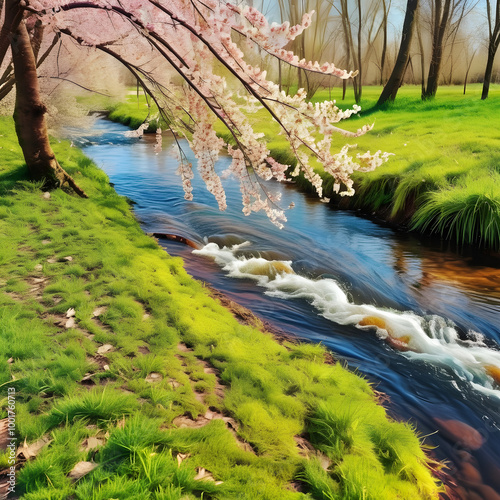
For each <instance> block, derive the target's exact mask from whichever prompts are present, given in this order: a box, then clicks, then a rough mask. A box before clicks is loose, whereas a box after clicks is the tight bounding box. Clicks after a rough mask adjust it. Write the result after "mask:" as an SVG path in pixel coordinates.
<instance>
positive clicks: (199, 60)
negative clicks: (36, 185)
mask: <svg viewBox="0 0 500 500" xmlns="http://www.w3.org/2000/svg"><path fill="white" fill-rule="evenodd" d="M29 16H31V17H32V18H33V17H34V18H35V19H37V20H39V21H41V22H42V24H43V26H44V27H45V30H46V32H49V31H50V32H53V33H55V34H60V35H64V36H66V37H70V38H71V39H73V40H75V41H76V42H78V43H79V44H80V45H82V46H87V47H92V48H94V49H95V50H99V51H102V52H104V53H106V54H108V55H110V56H111V57H113V58H115V59H116V60H118V61H120V62H121V63H122V64H123V65H124V66H125V67H126V68H127V69H128V70H129V71H130V72H131V73H132V74H133V75H134V76H135V78H136V79H137V81H138V82H139V83H140V85H141V86H142V87H143V88H144V90H145V92H146V93H147V94H148V95H149V96H150V97H151V99H152V101H153V102H154V103H155V104H156V105H157V107H158V109H159V114H160V117H161V118H162V119H163V122H164V123H167V124H168V126H169V128H170V129H171V130H172V131H173V132H174V133H175V135H176V136H181V137H185V138H186V139H187V141H188V142H189V145H190V147H191V148H192V149H193V151H194V153H195V156H196V158H197V163H198V164H197V170H198V172H199V174H200V175H201V177H202V178H203V180H204V181H205V183H206V186H207V188H208V190H209V191H210V192H211V193H212V194H213V195H214V196H215V198H216V200H217V202H218V204H219V207H220V208H221V209H224V208H225V207H226V200H225V194H224V190H223V187H222V183H221V180H220V177H219V176H218V174H217V173H216V171H215V169H214V165H215V162H216V161H217V159H218V156H219V154H220V152H221V150H222V148H223V147H227V151H228V153H229V155H230V156H231V157H232V162H231V165H230V167H229V172H230V173H231V174H233V175H234V176H235V177H236V178H237V179H238V180H239V183H240V187H241V193H242V201H243V211H244V213H245V214H250V213H251V212H253V211H259V210H264V211H265V212H266V213H267V215H268V216H269V218H270V219H271V220H272V221H273V222H274V223H275V224H277V225H278V226H281V222H283V221H284V220H286V218H285V215H284V212H283V210H281V209H280V208H279V207H278V205H277V203H278V201H279V200H278V199H277V197H275V196H272V195H271V194H270V193H269V192H268V190H267V189H265V188H264V187H263V186H264V183H263V181H267V180H270V179H273V178H274V179H276V180H278V181H279V180H283V179H284V178H285V172H286V171H287V170H288V169H289V166H288V165H283V164H280V163H278V162H277V161H276V160H274V159H273V158H272V157H271V156H270V152H269V150H268V148H267V145H266V141H265V138H264V137H263V135H262V134H259V133H258V132H256V131H254V130H253V128H252V127H251V125H250V123H249V120H248V113H249V112H251V111H252V110H255V109H257V108H260V107H263V108H264V109H265V110H266V111H267V112H268V113H269V114H270V116H271V117H272V119H274V120H275V121H276V122H277V123H278V125H279V127H280V130H281V134H283V135H284V136H285V137H286V139H287V140H288V143H289V144H290V148H291V150H292V151H293V153H294V154H295V156H296V158H297V166H296V168H295V169H294V170H293V171H292V172H291V175H292V176H297V175H299V173H301V172H302V173H303V175H304V176H305V177H306V178H307V179H308V180H309V181H310V182H311V183H312V185H313V186H314V187H315V189H316V191H317V193H318V195H319V196H320V197H321V196H322V195H323V193H322V185H321V184H322V181H321V177H320V176H319V175H318V174H317V173H315V172H314V170H313V166H312V163H311V159H312V158H315V159H316V160H317V161H319V162H320V163H321V164H322V165H323V167H324V170H325V172H327V173H329V174H330V175H332V176H333V177H334V179H335V191H336V192H339V193H340V194H344V195H345V194H347V195H350V194H352V193H353V192H354V191H353V181H352V179H351V174H352V173H353V172H354V171H356V170H358V171H369V170H372V169H374V168H376V167H377V166H379V165H380V164H381V163H383V162H384V161H386V159H387V157H388V154H387V153H381V152H380V151H377V152H376V153H374V154H371V153H370V152H367V153H365V154H357V155H351V154H350V153H349V149H350V147H351V146H349V145H346V146H343V147H342V148H341V149H340V151H337V152H334V151H333V150H332V147H333V137H334V134H337V133H338V134H341V135H343V136H345V137H350V138H354V137H357V136H359V135H361V134H364V133H365V132H367V131H368V130H369V129H370V128H371V127H370V126H364V127H362V128H361V129H359V130H357V131H356V132H348V131H345V130H343V129H341V128H340V127H339V126H338V125H337V124H338V122H340V121H341V120H343V119H345V118H348V117H349V116H351V115H352V114H354V113H357V112H358V111H359V109H360V108H359V107H357V106H355V107H354V108H353V109H349V110H344V111H343V110H340V109H339V108H338V107H336V106H335V103H334V102H322V103H316V104H313V103H310V102H308V101H307V100H306V94H305V92H304V91H302V90H299V92H298V93H297V94H296V95H295V96H289V95H286V94H285V93H284V92H281V91H280V90H279V86H278V85H276V84H275V83H273V82H271V81H269V80H268V79H267V78H266V72H265V71H262V70H261V69H260V68H258V67H255V66H252V65H250V64H248V63H247V62H246V61H245V56H244V52H243V51H242V50H241V47H240V46H239V45H238V41H241V40H244V43H248V44H252V45H253V46H255V47H257V48H259V50H261V51H265V52H267V53H269V54H271V55H273V56H275V57H277V58H279V59H280V60H282V61H285V62H287V63H288V64H290V65H293V66H295V67H297V68H301V69H304V70H306V71H310V72H315V73H320V74H325V75H334V76H337V77H339V78H343V79H347V78H350V77H352V76H353V75H352V73H348V72H347V71H345V70H342V69H339V68H337V67H336V66H335V65H333V64H331V63H323V64H320V63H318V62H310V61H305V60H304V59H302V60H299V59H298V57H297V56H296V55H294V54H293V53H292V52H290V51H288V50H286V49H284V47H285V46H286V45H287V44H289V43H290V42H291V41H293V40H294V39H295V37H297V36H298V35H299V34H301V33H302V32H303V31H304V29H306V28H307V27H308V26H309V25H310V23H311V16H312V13H309V14H305V15H304V17H303V19H302V22H301V23H300V24H297V25H295V26H290V25H289V24H288V23H286V22H285V23H283V24H274V23H273V24H269V23H268V21H267V20H266V18H265V17H264V15H263V14H261V13H260V12H259V11H258V10H257V9H255V8H253V7H248V6H239V5H234V4H232V3H229V2H225V1H220V0H90V1H86V0H83V1H76V0H5V12H4V15H3V25H2V29H1V31H0V64H1V62H2V60H3V58H4V56H5V54H6V51H7V49H6V46H7V45H8V44H7V43H6V41H5V40H6V39H7V40H8V41H9V42H11V45H12V54H13V56H14V57H13V62H14V69H15V76H16V86H17V94H18V95H19V94H24V97H23V96H22V95H21V97H18V98H16V112H15V114H14V118H15V121H16V129H17V131H18V136H19V141H20V144H21V146H22V147H23V152H24V154H25V159H26V161H27V163H28V161H31V163H33V161H32V160H33V158H35V157H36V158H35V159H36V161H37V163H36V162H35V163H36V165H31V169H32V171H34V172H36V173H38V176H39V177H40V175H43V176H47V175H48V173H50V172H54V171H56V170H57V168H60V167H58V165H56V164H54V161H53V160H55V159H54V155H53V153H52V154H51V151H49V150H47V149H46V144H45V145H44V147H43V148H42V147H39V145H38V142H37V141H39V140H40V138H41V137H42V136H44V137H45V138H46V127H45V125H44V123H43V117H44V116H43V115H44V114H45V108H44V107H43V104H41V101H40V99H39V96H36V98H35V99H33V96H35V94H37V93H38V89H37V87H36V85H37V82H36V76H33V75H36V65H35V63H34V59H33V57H32V54H31V56H30V54H29V52H30V47H31V45H30V44H29V40H28V39H26V33H27V32H26V22H27V18H28V17H29ZM21 47H22V50H21ZM153 55H154V56H157V57H160V58H161V59H162V60H163V61H165V62H166V63H168V65H169V66H170V67H171V68H173V69H174V70H175V72H176V73H177V74H178V76H180V77H181V78H180V80H181V81H182V82H183V83H182V84H181V85H179V84H175V81H174V79H172V81H165V79H164V78H163V75H161V76H160V75H158V74H157V73H155V70H154V69H151V68H149V67H148V64H147V62H148V61H149V60H151V58H152V57H153ZM25 74H29V75H31V77H30V78H28V79H27V78H25V77H24V76H22V75H25ZM177 80H178V79H177ZM23 99H24V100H23ZM18 101H20V102H19V103H18ZM30 106H31V108H30ZM34 115H36V116H37V118H39V120H38V121H37V123H35V124H33V123H32V124H31V129H32V130H33V129H36V130H35V134H33V132H30V133H26V131H25V129H26V128H29V127H30V124H29V123H27V120H28V119H31V118H32V117H33V116H34ZM217 120H220V121H221V122H222V123H223V124H224V125H225V127H226V128H227V130H228V131H229V133H230V136H231V138H232V139H231V141H230V142H231V144H226V143H225V142H224V140H222V139H221V138H219V137H218V136H217V134H216V131H215V128H214V125H215V123H216V121H217ZM44 127H45V131H44ZM141 132H142V127H141V130H139V131H138V133H141ZM157 134H158V137H159V138H160V136H161V130H158V131H157ZM42 142H43V141H42ZM27 143H30V144H29V148H31V151H26V149H27V148H28V145H27ZM49 147H50V145H49ZM33 148H35V150H34V151H33ZM37 148H38V149H37ZM44 148H45V149H44ZM37 151H43V152H44V153H43V154H42V155H41V156H42V158H41V157H40V155H38V156H37ZM41 160H43V161H41ZM56 163H57V161H56ZM179 164H180V166H179V174H180V175H181V177H182V182H183V186H184V191H185V198H186V199H192V193H191V190H192V188H191V179H192V178H193V168H192V165H191V164H190V163H189V162H188V161H186V158H185V156H184V155H183V153H182V150H179ZM28 166H29V167H30V165H29V164H28ZM64 174H65V173H64ZM64 174H61V175H58V176H57V175H56V176H55V177H56V178H57V180H58V181H57V182H58V183H59V184H61V183H63V182H68V183H69V184H71V185H72V186H73V188H74V189H75V190H77V191H78V187H77V186H76V185H75V184H74V182H73V181H72V179H70V178H69V176H67V174H66V176H67V177H66V176H65V175H64ZM80 194H82V193H80Z"/></svg>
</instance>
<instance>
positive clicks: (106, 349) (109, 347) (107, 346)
mask: <svg viewBox="0 0 500 500" xmlns="http://www.w3.org/2000/svg"><path fill="white" fill-rule="evenodd" d="M113 349H114V347H113V346H112V345H111V344H104V345H102V346H100V347H99V348H98V349H97V354H105V353H107V352H110V351H112V350H113Z"/></svg>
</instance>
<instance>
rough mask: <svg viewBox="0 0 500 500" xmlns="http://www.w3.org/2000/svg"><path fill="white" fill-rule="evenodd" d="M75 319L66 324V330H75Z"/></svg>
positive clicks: (70, 319)
mask: <svg viewBox="0 0 500 500" xmlns="http://www.w3.org/2000/svg"><path fill="white" fill-rule="evenodd" d="M75 324H76V323H75V318H69V319H68V321H66V323H64V327H65V328H73V327H74V326H75Z"/></svg>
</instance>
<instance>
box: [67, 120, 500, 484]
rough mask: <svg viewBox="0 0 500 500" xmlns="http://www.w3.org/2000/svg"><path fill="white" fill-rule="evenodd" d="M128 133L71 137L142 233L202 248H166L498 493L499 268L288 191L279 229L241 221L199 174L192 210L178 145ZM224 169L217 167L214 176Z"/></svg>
mask: <svg viewBox="0 0 500 500" xmlns="http://www.w3.org/2000/svg"><path fill="white" fill-rule="evenodd" d="M126 130H127V129H126V128H125V127H123V126H121V125H118V124H113V123H111V122H108V121H105V120H98V121H97V122H96V124H95V126H94V128H93V132H92V136H90V135H87V136H86V137H82V133H81V131H77V132H73V139H74V140H75V142H77V139H76V137H77V136H78V137H79V139H78V144H79V145H81V146H83V147H84V148H85V153H86V154H87V155H89V156H90V157H91V158H93V159H94V161H95V162H96V163H97V164H98V165H99V166H100V167H101V168H103V169H104V170H105V171H106V172H107V174H108V175H109V177H110V179H111V182H113V183H114V184H115V188H116V190H117V191H118V192H119V193H120V194H123V195H126V196H128V197H129V198H131V199H132V200H133V201H134V202H135V203H136V205H134V210H135V213H136V215H137V217H138V218H139V220H140V221H141V224H142V226H143V228H144V230H145V231H147V232H158V233H172V234H177V235H181V236H184V237H186V238H189V239H191V240H193V241H195V242H197V243H198V244H199V246H200V250H195V251H193V249H192V248H190V247H188V246H185V245H182V244H180V243H175V242H167V243H165V242H163V241H162V244H163V245H164V246H165V247H166V249H167V250H168V252H169V253H170V254H172V255H180V256H182V257H183V258H184V261H185V266H186V268H187V270H188V272H189V273H190V274H192V275H193V276H194V277H196V278H198V279H201V280H203V281H205V282H209V283H211V284H212V285H213V286H214V287H216V288H218V289H220V290H222V291H223V292H225V293H226V294H227V295H228V296H229V297H231V298H232V299H233V300H235V301H237V302H239V303H241V304H243V305H245V306H246V307H248V308H250V309H251V310H253V311H254V312H255V313H256V314H257V315H258V316H260V317H261V318H263V319H265V320H267V321H269V322H271V323H272V324H273V325H275V326H276V327H278V328H281V329H283V330H284V331H286V332H288V333H290V334H293V335H296V336H298V337H300V338H304V339H308V340H310V341H312V342H322V343H323V344H325V345H326V346H327V347H328V348H330V349H331V350H332V351H333V352H334V353H335V354H336V355H337V357H338V358H340V359H342V360H344V361H346V362H347V363H348V364H349V366H350V367H351V368H352V369H358V370H359V371H360V372H361V373H362V374H364V375H365V376H366V377H367V378H368V379H369V380H370V381H371V382H372V383H373V384H374V386H375V388H376V389H377V390H379V391H383V392H385V393H386V394H388V395H389V396H390V404H389V405H388V406H389V412H390V413H391V415H393V416H394V417H395V418H404V419H409V420H411V421H412V422H413V423H414V424H415V425H416V427H417V429H418V430H419V432H420V433H421V434H423V435H428V437H427V438H426V443H427V444H431V445H434V446H437V449H436V450H434V455H435V456H436V457H437V458H438V459H440V460H442V459H446V460H448V461H449V465H450V471H451V474H452V475H454V476H455V477H456V478H457V480H458V481H459V482H460V481H462V482H463V479H464V478H467V477H468V476H467V474H465V473H464V463H465V462H469V463H470V464H473V465H474V466H475V467H476V468H477V469H479V470H480V472H481V474H482V481H483V482H484V483H486V484H489V485H490V486H491V487H493V488H494V489H495V490H497V491H500V411H499V410H500V269H499V265H498V263H495V262H489V263H487V262H486V259H485V257H484V256H483V257H482V256H478V255H474V254H473V253H471V254H470V255H467V256H464V255H459V254H457V253H454V252H452V251H448V250H446V249H443V248H442V245H443V244H442V243H441V242H440V241H439V240H431V241H429V239H428V238H427V239H424V238H417V237H415V236H411V235H407V234H401V233H398V232H395V231H394V230H392V229H391V228H387V227H383V226H381V225H378V224H375V223H373V222H371V221H369V220H366V219H364V218H361V217H358V216H357V215H356V214H354V213H351V212H346V211H339V210H334V209H332V208H331V207H329V206H328V205H325V204H323V203H321V202H319V201H318V200H317V199H314V198H311V197H307V196H305V195H304V194H301V193H299V192H297V190H295V189H294V188H293V187H292V186H290V185H279V184H277V183H272V184H271V185H270V189H272V190H274V191H280V192H281V193H282V197H283V198H282V206H288V205H289V204H290V203H293V204H295V207H294V208H293V209H291V210H289V211H288V212H287V216H288V219H289V221H288V222H287V223H286V227H285V229H283V230H281V231H280V230H278V229H277V228H276V227H275V226H273V225H272V224H271V223H270V222H269V221H268V220H267V218H266V217H265V216H264V215H262V214H252V215H251V216H250V217H245V216H244V215H243V214H242V212H241V194H240V192H239V187H238V186H237V185H236V183H235V182H234V180H233V181H232V180H231V179H228V180H227V181H224V185H225V188H226V195H227V198H228V206H229V208H228V210H227V211H226V212H219V210H218V209H217V204H216V202H215V200H214V199H213V198H212V196H211V195H210V193H208V192H207V190H206V189H205V187H204V185H203V184H202V182H201V181H199V180H198V179H195V180H194V181H193V186H194V191H193V194H194V201H193V202H186V201H185V200H184V199H183V192H182V188H181V182H180V178H179V177H178V176H177V175H175V171H176V169H177V164H176V163H177V162H176V160H175V158H174V156H173V155H172V153H171V148H170V144H171V142H172V139H171V138H168V137H165V138H164V149H163V151H162V152H160V153H159V154H155V153H154V151H153V144H152V143H153V141H154V138H153V137H144V138H142V139H140V140H138V139H131V138H127V137H125V135H124V132H125V131H126ZM184 151H185V153H186V154H187V155H188V157H190V159H192V160H193V163H194V164H195V161H194V158H192V153H191V152H190V151H189V149H188V147H187V145H185V148H184ZM228 163H229V159H228V158H221V160H220V161H219V165H218V168H219V169H220V170H221V171H222V170H224V169H225V168H227V166H228ZM495 380H496V381H495ZM450 421H459V422H463V423H465V424H467V425H468V426H470V428H473V429H475V430H476V431H477V432H478V433H479V434H477V433H474V432H473V431H472V430H471V429H470V428H469V427H463V426H462V427H460V426H458V427H457V424H456V422H454V423H452V422H450ZM436 431H439V432H436ZM459 435H461V436H459ZM464 474H465V475H464ZM469 479H470V478H469ZM476 491H477V490H476ZM484 491H486V490H484Z"/></svg>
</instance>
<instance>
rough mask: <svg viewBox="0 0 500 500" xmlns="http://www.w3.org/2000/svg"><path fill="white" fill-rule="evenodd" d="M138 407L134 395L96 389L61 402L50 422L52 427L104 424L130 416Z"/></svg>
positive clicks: (53, 411) (113, 390)
mask: <svg viewBox="0 0 500 500" xmlns="http://www.w3.org/2000/svg"><path fill="white" fill-rule="evenodd" d="M137 407H138V402H137V399H136V398H135V397H134V396H133V395H132V394H127V393H124V392H121V391H119V390H115V389H109V388H107V387H105V388H96V389H92V390H91V391H90V392H86V393H80V394H77V395H74V396H69V397H66V398H64V399H62V400H61V401H59V402H58V403H57V404H56V405H55V406H54V408H53V410H52V412H51V414H50V421H51V423H52V425H57V424H59V423H61V422H73V421H75V420H84V421H88V422H96V423H103V422H109V421H110V420H115V419H118V418H121V417H123V416H124V415H129V414H131V413H132V412H133V411H134V410H135V409H136V408H137Z"/></svg>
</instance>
